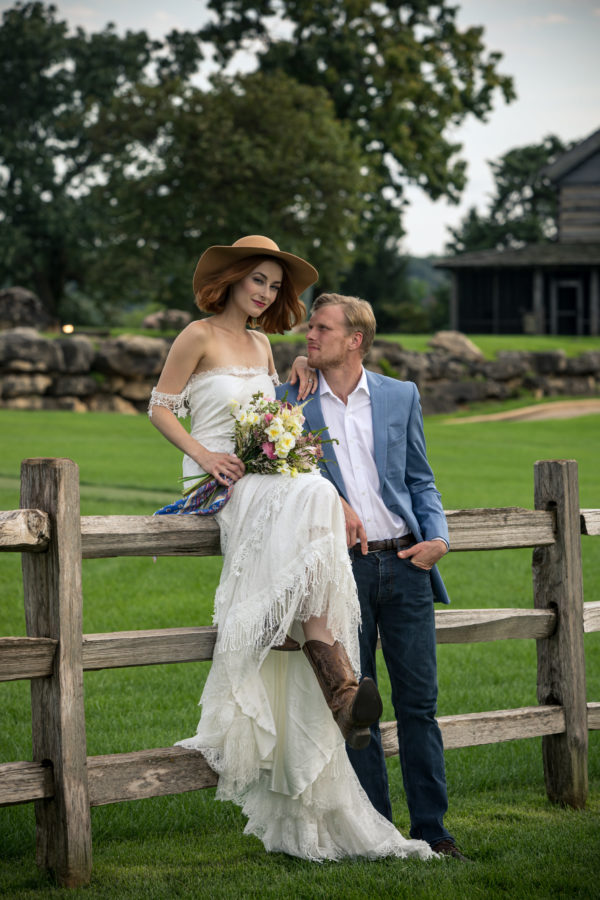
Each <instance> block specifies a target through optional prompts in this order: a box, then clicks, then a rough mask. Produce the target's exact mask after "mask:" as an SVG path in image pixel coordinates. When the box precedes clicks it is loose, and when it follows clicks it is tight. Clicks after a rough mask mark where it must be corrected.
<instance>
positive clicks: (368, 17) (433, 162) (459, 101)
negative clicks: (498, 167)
mask: <svg viewBox="0 0 600 900" xmlns="http://www.w3.org/2000/svg"><path fill="white" fill-rule="evenodd" d="M208 6H209V8H210V9H211V10H212V11H213V13H214V15H215V19H216V21H215V22H214V23H212V24H209V25H208V26H206V27H205V28H204V29H203V31H202V36H203V38H204V39H206V40H208V41H210V42H211V43H212V44H213V45H214V46H215V47H216V49H217V51H218V54H219V58H220V60H221V62H222V63H223V64H226V63H228V62H229V61H230V60H231V58H232V56H233V55H234V54H235V52H236V51H237V50H240V49H244V50H245V51H246V52H254V53H256V55H257V57H258V62H259V65H260V67H261V69H262V70H263V71H271V70H275V69H278V70H283V71H286V72H287V73H288V74H289V75H291V76H292V77H293V78H295V79H296V80H297V81H300V82H302V83H303V84H309V85H314V86H320V87H323V88H324V89H325V90H326V91H327V92H328V94H329V95H330V97H331V98H332V100H333V103H334V106H335V110H336V114H337V115H338V117H339V118H340V119H341V120H342V121H345V122H348V123H350V127H351V128H352V131H353V133H354V134H355V135H356V136H357V137H358V139H359V140H360V142H361V145H362V147H363V149H364V151H365V153H366V155H367V158H368V161H369V166H370V168H371V170H372V172H373V173H375V174H377V176H378V178H379V182H380V190H381V192H382V193H381V194H380V195H379V196H378V197H377V198H372V199H371V203H370V204H369V209H368V210H367V213H366V220H367V221H366V222H365V223H364V225H365V227H366V226H368V223H369V222H371V223H378V224H379V228H375V227H373V228H372V231H374V232H375V235H374V237H375V236H377V237H378V238H379V237H380V236H381V235H382V234H383V235H385V236H389V235H398V234H400V233H401V227H400V222H401V218H400V215H399V211H398V210H399V208H400V203H401V199H402V191H403V186H404V185H405V184H406V183H407V182H409V181H410V182H413V183H416V184H419V185H420V186H421V187H422V188H423V190H424V191H426V193H428V194H429V195H430V196H431V197H432V198H434V199H436V198H438V197H440V196H442V195H444V196H446V197H448V198H450V199H451V200H457V199H458V197H459V196H460V193H461V191H462V189H463V187H464V184H465V162H464V160H462V159H461V158H460V156H458V155H457V154H458V153H459V151H460V150H461V146H460V144H458V143H457V142H456V141H455V140H454V139H453V138H452V133H453V132H454V131H455V129H456V126H457V125H459V124H460V123H461V122H462V121H463V120H464V119H465V118H466V117H467V116H469V115H472V116H475V117H476V118H478V119H482V120H485V118H486V116H487V114H488V113H489V112H490V110H491V109H492V105H493V102H494V99H495V95H496V94H497V93H498V92H499V93H500V94H501V95H502V96H503V97H504V99H505V100H506V101H510V100H512V99H513V98H514V96H515V93H514V88H513V83H512V79H511V78H510V77H508V76H506V75H502V74H500V73H499V72H498V64H499V62H500V60H501V54H500V53H497V52H488V51H487V50H486V47H485V45H484V41H483V29H482V28H480V27H470V28H466V29H464V30H461V29H460V28H459V27H458V26H457V24H456V15H457V11H458V7H456V6H453V5H451V4H450V3H447V2H444V0H442V2H439V0H438V2H436V3H430V2H425V0H413V2H403V3H399V2H395V0H394V2H391V0H388V2H378V3H373V2H372V0H321V2H319V3H304V2H298V0H261V2H259V3H256V2H255V0H210V2H209V4H208ZM285 24H287V25H288V36H285V37H282V36H280V35H281V34H282V31H283V29H282V25H285ZM378 243H379V240H376V241H374V243H373V249H374V247H375V246H376V245H377V244H378Z"/></svg>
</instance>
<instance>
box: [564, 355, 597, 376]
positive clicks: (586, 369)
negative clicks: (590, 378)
mask: <svg viewBox="0 0 600 900" xmlns="http://www.w3.org/2000/svg"><path fill="white" fill-rule="evenodd" d="M597 372H600V350H587V351H586V352H585V353H582V354H581V355H580V356H574V357H573V358H572V359H567V363H566V366H565V375H595V374H596V373H597Z"/></svg>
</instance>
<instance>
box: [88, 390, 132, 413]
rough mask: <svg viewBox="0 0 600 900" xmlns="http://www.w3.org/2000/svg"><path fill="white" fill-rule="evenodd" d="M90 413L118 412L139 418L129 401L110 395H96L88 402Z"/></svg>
mask: <svg viewBox="0 0 600 900" xmlns="http://www.w3.org/2000/svg"><path fill="white" fill-rule="evenodd" d="M88 409H89V410H90V412H116V413H123V414H124V415H126V416H137V414H138V411H137V409H136V408H135V406H134V405H133V403H130V402H129V400H125V399H124V398H123V397H112V396H111V395H110V394H95V395H94V396H93V397H90V399H89V401H88Z"/></svg>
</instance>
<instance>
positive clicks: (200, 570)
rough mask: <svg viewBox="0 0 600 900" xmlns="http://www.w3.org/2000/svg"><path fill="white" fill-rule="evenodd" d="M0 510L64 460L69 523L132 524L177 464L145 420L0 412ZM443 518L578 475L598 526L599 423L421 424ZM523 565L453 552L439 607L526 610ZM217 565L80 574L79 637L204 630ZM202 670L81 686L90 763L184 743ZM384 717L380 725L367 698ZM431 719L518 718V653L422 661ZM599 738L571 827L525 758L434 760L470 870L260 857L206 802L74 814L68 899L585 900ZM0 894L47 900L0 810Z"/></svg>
mask: <svg viewBox="0 0 600 900" xmlns="http://www.w3.org/2000/svg"><path fill="white" fill-rule="evenodd" d="M0 434H1V437H0V447H1V451H2V452H1V455H0V509H14V508H16V507H17V506H18V495H19V484H18V472H19V464H20V461H21V459H23V458H25V457H31V456H69V457H70V458H72V459H74V460H75V461H76V462H77V463H78V464H79V466H80V475H81V485H82V488H81V495H82V513H83V514H84V515H94V514H100V515H103V514H148V513H151V512H153V511H154V510H155V509H156V508H158V507H159V506H160V505H162V504H163V503H164V502H166V501H167V500H169V499H171V498H174V497H175V496H176V494H177V478H178V476H179V455H178V453H177V451H176V450H175V449H174V448H173V447H171V446H170V445H169V444H167V442H166V441H164V440H163V439H162V438H161V437H160V435H159V434H158V432H156V431H155V430H154V429H153V428H152V427H151V426H150V425H149V423H148V421H147V420H146V418H145V417H142V416H140V417H128V416H118V415H108V414H89V415H76V414H72V413H59V412H56V413H25V412H12V411H7V410H2V411H0ZM426 434H427V439H428V446H429V453H430V459H431V462H432V464H433V467H434V470H435V471H436V474H437V482H438V486H439V487H440V489H441V491H442V494H443V501H444V506H445V508H446V509H457V508H461V507H483V506H525V507H529V508H531V507H532V506H533V463H534V462H535V460H537V459H550V458H572V459H577V460H578V462H579V479H580V500H581V506H582V507H596V508H597V507H600V467H599V466H598V445H599V439H600V417H597V416H596V417H594V416H589V417H585V418H579V419H572V420H560V421H558V420H557V421H547V422H532V423H523V422H518V423H517V422H515V423H503V422H492V423H482V424H475V423H474V424H464V425H461V426H460V427H453V426H449V425H447V424H446V422H445V418H444V417H431V418H428V419H427V420H426ZM582 552H583V561H584V587H585V596H586V599H587V600H593V599H600V539H598V538H587V537H584V538H583V539H582ZM530 564H531V552H530V551H528V550H518V551H497V552H486V553H475V552H469V553H454V554H450V555H449V557H447V558H446V559H445V560H444V561H443V563H442V567H443V572H444V575H445V579H446V583H447V586H448V588H449V591H450V594H451V597H452V602H453V608H458V609H460V608H480V607H511V606H520V607H531V605H532V588H531V571H530ZM219 572H220V559H219V558H208V559H159V560H158V561H157V562H156V563H154V562H152V560H151V559H146V558H144V559H110V560H86V561H84V564H83V588H84V630H85V631H88V632H95V631H113V630H114V631H117V630H125V629H137V628H161V627H172V626H180V625H181V626H185V625H204V624H209V623H210V620H211V614H212V598H213V595H214V590H215V586H216V584H217V581H218V578H219ZM0 597H1V598H2V602H1V603H0V634H3V635H8V634H24V633H25V626H24V614H23V598H22V589H21V580H20V561H19V558H18V557H17V556H16V555H14V554H3V555H2V557H1V558H0ZM585 644H586V669H587V686H588V699H589V700H600V635H598V634H590V635H587V636H586V638H585ZM208 666H209V663H193V664H185V665H172V666H148V667H145V668H132V669H120V670H119V669H116V670H106V671H100V672H89V673H86V675H85V695H86V718H87V741H88V753H89V754H94V755H95V754H101V753H115V752H126V751H131V750H139V749H143V748H147V747H163V746H169V745H170V744H172V743H173V742H174V741H175V740H177V739H179V738H182V737H186V736H189V735H191V734H193V732H194V730H195V727H196V723H197V717H198V709H197V702H198V699H199V696H200V693H201V690H202V684H203V682H204V679H205V677H206V673H207V671H208ZM382 681H383V684H382V692H383V695H384V703H385V709H384V718H391V703H390V697H389V685H388V684H387V682H386V680H385V678H383V679H382ZM439 681H440V700H439V713H440V715H448V714H454V713H461V712H475V711H481V710H488V709H503V708H510V707H516V706H522V705H530V704H535V702H536V651H535V646H534V644H533V642H531V641H501V642H495V643H487V644H486V643H482V644H472V645H441V646H440V647H439ZM0 697H1V707H0V708H1V714H0V723H1V727H0V760H1V761H10V760H18V759H28V758H31V724H30V713H29V685H28V684H27V682H11V683H5V684H0ZM599 737H600V735H599V734H598V733H591V734H590V756H589V775H590V799H589V803H588V807H587V809H586V810H584V811H577V812H576V811H573V810H569V809H561V808H558V807H554V806H551V805H550V804H549V803H548V802H547V800H546V797H545V791H544V780H543V771H542V761H541V741H540V740H539V739H528V740H522V741H511V742H507V743H504V744H497V745H490V746H486V747H472V748H465V749H462V750H449V751H447V753H446V764H447V774H448V784H449V792H450V809H449V813H448V816H447V824H448V826H449V827H450V829H451V831H452V832H453V833H454V834H455V835H456V837H457V839H458V841H459V843H460V844H461V846H463V848H464V849H465V851H466V852H468V854H469V855H470V856H472V857H473V858H474V860H475V863H474V864H473V865H471V866H461V865H459V864H456V863H452V862H450V861H444V862H439V863H437V862H436V863H429V864H423V863H418V862H413V861H406V862H405V861H400V860H383V861H379V862H367V861H364V860H357V861H346V862H342V863H336V864H334V863H326V864H322V865H317V864H311V863H306V862H302V861H299V860H294V859H290V858H288V857H286V856H284V855H281V854H273V855H268V854H266V853H265V852H264V850H263V847H262V844H261V843H260V842H259V841H258V840H257V839H255V838H253V837H244V836H243V834H242V832H243V826H244V821H243V816H242V815H241V814H240V812H239V810H238V809H237V808H236V807H234V806H232V805H231V804H221V803H218V802H215V801H214V799H213V794H214V791H212V790H206V791H199V792H193V793H189V794H182V795H177V796H173V797H165V798H154V799H151V800H144V801H139V802H134V803H121V804H114V805H111V806H106V807H99V808H96V809H94V810H92V823H93V843H94V871H93V878H92V884H91V886H90V887H89V888H86V889H85V890H83V889H82V890H79V891H74V892H73V896H77V897H78V896H80V895H81V896H82V897H86V898H93V900H96V898H138V897H139V898H146V897H149V898H163V897H164V898H167V897H186V898H188V897H189V898H191V897H207V898H221V897H223V898H225V897H235V898H237V897H240V898H241V897H244V898H245V897H257V898H258V897H290V898H291V897H294V898H296V897H302V898H304V897H306V898H321V897H322V898H331V897H336V898H337V897H340V898H346V897H348V898H354V897H356V898H359V897H371V896H383V897H411V898H412V897H417V898H421V897H424V898H425V897H427V898H429V897H431V898H433V897H436V898H437V897H439V896H442V897H448V898H463V897H471V896H472V897H486V898H487V897H507V896H510V897H517V898H521V897H544V898H545V897H550V896H551V895H554V894H556V895H558V896H564V897H572V896H576V897H594V896H598V867H597V866H598V859H599V858H600V834H599V832H600V829H599V827H598V826H599V821H600V820H599V814H600V741H599ZM388 765H389V773H390V783H391V791H392V800H393V808H394V816H395V821H396V824H397V825H398V827H399V828H400V829H401V830H402V831H404V832H406V831H407V828H408V819H407V812H406V806H405V802H404V793H403V788H402V780H401V777H400V772H399V764H398V759H397V758H392V759H391V760H389V763H388ZM0 848H1V849H0V894H1V893H3V892H4V893H5V895H6V896H8V897H11V898H13V897H14V898H41V897H46V896H50V895H52V894H54V893H56V892H57V889H56V888H54V887H53V885H52V883H51V882H50V881H49V880H48V879H47V878H46V877H45V876H44V875H42V874H40V873H39V872H38V871H37V869H36V866H35V828H34V817H33V808H32V806H31V804H27V805H23V806H17V807H7V808H5V809H2V810H0Z"/></svg>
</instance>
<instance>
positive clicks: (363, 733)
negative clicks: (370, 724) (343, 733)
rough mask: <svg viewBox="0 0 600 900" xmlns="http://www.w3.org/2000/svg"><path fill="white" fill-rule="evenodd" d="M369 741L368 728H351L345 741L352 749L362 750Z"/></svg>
mask: <svg viewBox="0 0 600 900" xmlns="http://www.w3.org/2000/svg"><path fill="white" fill-rule="evenodd" d="M370 741H371V731H370V729H369V728H353V729H352V731H351V732H350V733H349V735H348V737H347V738H346V743H347V744H348V746H349V747H352V749H353V750H364V749H365V747H368V746H369V743H370Z"/></svg>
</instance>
